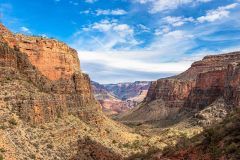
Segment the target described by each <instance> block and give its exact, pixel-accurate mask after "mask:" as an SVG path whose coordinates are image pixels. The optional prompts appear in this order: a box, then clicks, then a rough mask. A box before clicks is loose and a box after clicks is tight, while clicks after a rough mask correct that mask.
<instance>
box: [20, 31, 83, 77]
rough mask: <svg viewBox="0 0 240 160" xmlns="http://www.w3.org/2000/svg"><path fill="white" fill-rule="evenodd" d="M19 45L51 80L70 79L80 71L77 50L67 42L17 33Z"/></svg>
mask: <svg viewBox="0 0 240 160" xmlns="http://www.w3.org/2000/svg"><path fill="white" fill-rule="evenodd" d="M16 39H17V41H18V47H19V49H20V51H21V52H23V53H26V54H27V55H28V57H29V60H30V62H31V64H33V65H34V66H36V67H37V68H38V70H39V71H40V72H41V73H42V74H43V75H44V76H46V77H47V78H48V79H50V80H59V79H70V78H71V76H72V75H73V74H74V73H75V72H78V71H80V63H79V59H78V56H77V52H76V51H75V50H74V49H72V48H70V47H68V46H67V45H66V44H64V43H62V42H59V41H56V40H53V39H47V38H42V37H31V36H25V35H16Z"/></svg>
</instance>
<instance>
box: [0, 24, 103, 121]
mask: <svg viewBox="0 0 240 160" xmlns="http://www.w3.org/2000/svg"><path fill="white" fill-rule="evenodd" d="M0 32H1V35H0V43H1V45H0V67H1V71H0V79H1V97H2V99H4V100H5V101H6V102H8V103H9V106H11V107H12V110H13V111H14V112H16V113H17V114H18V115H19V116H20V117H22V118H23V119H24V120H26V121H27V122H31V123H44V122H50V121H53V120H54V119H55V118H59V117H64V116H66V115H68V114H74V115H78V116H79V117H81V118H82V119H85V120H89V119H91V120H93V121H94V118H96V116H94V115H96V114H98V113H100V106H99V104H98V102H97V101H95V99H94V96H93V94H92V92H91V84H90V79H89V77H88V75H86V74H84V73H82V72H81V71H80V63H79V59H78V56H77V52H76V51H75V50H74V49H71V48H70V47H68V46H67V45H66V44H64V43H62V42H58V41H57V40H53V39H47V38H42V37H31V36H24V35H15V34H12V33H11V32H10V31H9V30H7V29H6V28H5V27H4V26H3V25H0ZM4 92H8V93H9V94H8V95H5V93H4ZM96 121H98V120H96Z"/></svg>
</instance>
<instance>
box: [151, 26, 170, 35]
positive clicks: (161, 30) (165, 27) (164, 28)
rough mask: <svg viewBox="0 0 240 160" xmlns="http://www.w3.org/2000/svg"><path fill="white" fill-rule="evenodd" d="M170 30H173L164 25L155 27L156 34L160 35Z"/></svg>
mask: <svg viewBox="0 0 240 160" xmlns="http://www.w3.org/2000/svg"><path fill="white" fill-rule="evenodd" d="M170 31H171V29H170V28H169V27H168V26H163V27H162V28H161V29H155V31H154V34H155V35H156V36H160V35H163V34H166V33H168V32H170Z"/></svg>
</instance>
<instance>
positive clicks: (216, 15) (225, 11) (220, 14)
mask: <svg viewBox="0 0 240 160" xmlns="http://www.w3.org/2000/svg"><path fill="white" fill-rule="evenodd" d="M237 6H238V3H233V4H229V5H227V6H222V7H218V8H217V9H215V10H209V11H207V13H206V15H205V16H201V17H199V18H197V21H198V22H199V23H204V22H214V21H216V20H221V19H223V18H226V17H228V16H229V14H230V11H229V10H230V9H234V8H236V7H237Z"/></svg>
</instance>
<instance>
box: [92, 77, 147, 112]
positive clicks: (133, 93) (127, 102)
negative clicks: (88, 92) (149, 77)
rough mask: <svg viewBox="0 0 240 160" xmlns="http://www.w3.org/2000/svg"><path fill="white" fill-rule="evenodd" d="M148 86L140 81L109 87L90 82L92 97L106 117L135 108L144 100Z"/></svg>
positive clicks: (110, 85)
mask: <svg viewBox="0 0 240 160" xmlns="http://www.w3.org/2000/svg"><path fill="white" fill-rule="evenodd" d="M149 86H150V82H140V81H139V82H134V83H119V84H109V85H107V84H105V85H101V84H99V83H97V82H92V88H93V92H94V96H95V98H96V99H97V100H98V101H99V102H100V104H101V105H102V107H103V111H104V112H105V113H106V114H108V115H112V114H118V113H123V112H126V111H128V110H129V109H131V108H134V107H135V106H137V105H138V104H139V103H140V102H142V101H143V100H144V98H145V96H146V95H147V90H148V88H149Z"/></svg>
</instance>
